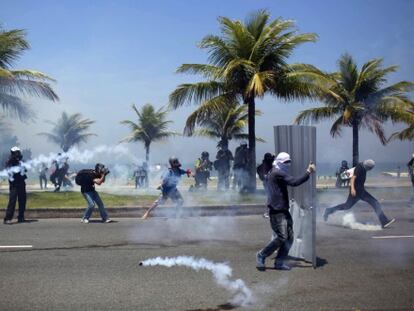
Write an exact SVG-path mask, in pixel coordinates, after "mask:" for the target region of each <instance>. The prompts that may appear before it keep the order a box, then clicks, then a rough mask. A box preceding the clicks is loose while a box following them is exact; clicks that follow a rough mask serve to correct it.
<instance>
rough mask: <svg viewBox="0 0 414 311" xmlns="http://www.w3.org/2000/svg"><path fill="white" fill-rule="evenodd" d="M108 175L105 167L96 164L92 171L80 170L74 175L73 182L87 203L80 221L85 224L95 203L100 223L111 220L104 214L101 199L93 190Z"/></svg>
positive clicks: (104, 210)
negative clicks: (79, 187)
mask: <svg viewBox="0 0 414 311" xmlns="http://www.w3.org/2000/svg"><path fill="white" fill-rule="evenodd" d="M108 174H109V170H108V169H107V168H106V167H105V165H103V164H101V163H97V164H96V165H95V169H94V170H81V171H80V172H78V174H77V175H76V179H75V181H76V183H77V184H78V185H80V186H81V192H82V195H83V197H84V198H85V200H86V202H87V203H88V207H87V208H86V210H85V213H84V215H83V218H82V220H81V221H82V222H83V223H85V224H87V223H89V218H90V217H91V215H92V212H93V208H94V207H95V203H96V205H98V209H99V213H100V214H101V218H102V221H103V222H105V223H109V222H112V220H111V219H110V218H109V217H108V213H107V212H106V209H105V206H104V204H103V202H102V200H101V197H100V196H99V194H98V192H96V190H95V184H97V185H101V184H103V183H104V182H105V177H106V175H108Z"/></svg>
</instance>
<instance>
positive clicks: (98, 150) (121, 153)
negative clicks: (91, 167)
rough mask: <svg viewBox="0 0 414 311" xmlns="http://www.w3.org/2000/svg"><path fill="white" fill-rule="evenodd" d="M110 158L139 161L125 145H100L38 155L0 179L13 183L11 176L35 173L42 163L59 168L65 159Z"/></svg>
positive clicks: (4, 174)
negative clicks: (7, 179) (54, 163)
mask: <svg viewBox="0 0 414 311" xmlns="http://www.w3.org/2000/svg"><path fill="white" fill-rule="evenodd" d="M103 155H107V156H111V157H115V158H118V157H126V158H128V159H129V160H131V161H133V162H138V161H139V159H138V158H136V157H134V156H133V155H132V154H131V152H130V151H129V149H128V148H127V147H126V146H125V145H115V146H106V145H101V146H98V147H95V148H94V149H91V150H83V151H80V150H79V149H78V148H76V147H75V148H72V149H70V150H69V151H68V152H62V153H60V154H59V153H53V152H51V153H49V154H48V155H43V154H42V155H39V156H37V157H36V158H34V159H31V160H28V161H22V162H21V164H20V165H19V166H13V167H9V168H6V169H4V170H2V171H0V177H7V178H9V180H10V181H13V174H15V173H21V174H22V175H24V174H25V172H26V171H35V170H36V169H38V168H39V167H40V165H41V164H42V163H44V164H47V165H49V166H50V165H51V164H52V162H54V161H56V162H57V164H58V166H59V167H61V166H62V165H63V163H64V162H65V161H66V159H69V160H70V162H72V163H81V164H86V163H89V162H90V161H92V160H93V159H94V158H96V157H97V156H103Z"/></svg>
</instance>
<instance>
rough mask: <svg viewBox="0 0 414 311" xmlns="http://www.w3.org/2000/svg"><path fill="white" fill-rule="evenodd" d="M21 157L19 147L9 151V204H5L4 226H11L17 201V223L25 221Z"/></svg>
mask: <svg viewBox="0 0 414 311" xmlns="http://www.w3.org/2000/svg"><path fill="white" fill-rule="evenodd" d="M22 160H23V156H22V153H21V150H20V148H19V147H16V146H15V147H12V148H11V149H10V156H9V159H8V160H7V162H6V168H7V169H8V175H9V203H8V204H7V209H6V215H5V217H4V221H3V223H4V224H11V222H12V219H13V216H14V211H15V209H16V202H17V200H19V214H18V216H17V222H19V223H21V222H24V221H25V218H24V212H25V210H26V182H25V180H26V178H27V176H26V169H25V168H24V166H23V165H22V164H23V163H22Z"/></svg>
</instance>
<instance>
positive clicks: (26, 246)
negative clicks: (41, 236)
mask: <svg viewBox="0 0 414 311" xmlns="http://www.w3.org/2000/svg"><path fill="white" fill-rule="evenodd" d="M32 247H33V245H0V248H32Z"/></svg>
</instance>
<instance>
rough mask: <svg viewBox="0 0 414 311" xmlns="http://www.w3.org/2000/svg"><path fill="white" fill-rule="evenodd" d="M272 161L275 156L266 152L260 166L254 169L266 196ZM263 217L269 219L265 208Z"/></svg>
mask: <svg viewBox="0 0 414 311" xmlns="http://www.w3.org/2000/svg"><path fill="white" fill-rule="evenodd" d="M274 160H275V156H274V155H273V154H271V153H269V152H267V153H265V155H264V157H263V161H262V164H260V165H259V166H258V167H257V169H256V172H257V175H258V176H259V179H260V180H261V181H262V183H263V189H264V191H265V193H266V194H267V174H268V173H269V172H270V170H271V169H272V166H273V161H274ZM263 217H265V218H269V213H268V210H267V208H266V210H265V212H264V214H263Z"/></svg>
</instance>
